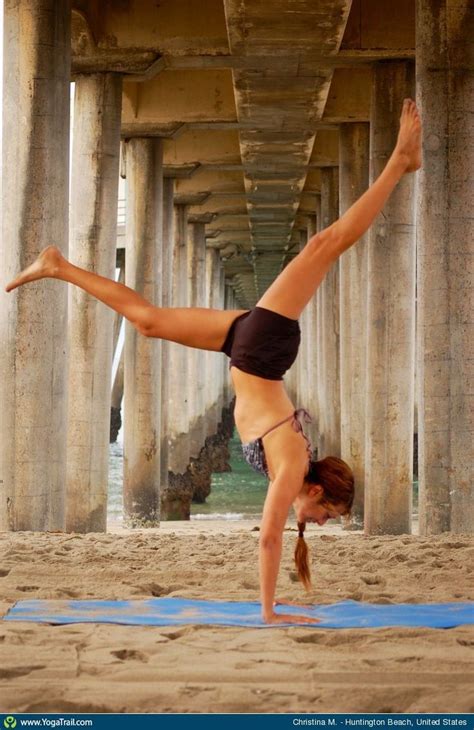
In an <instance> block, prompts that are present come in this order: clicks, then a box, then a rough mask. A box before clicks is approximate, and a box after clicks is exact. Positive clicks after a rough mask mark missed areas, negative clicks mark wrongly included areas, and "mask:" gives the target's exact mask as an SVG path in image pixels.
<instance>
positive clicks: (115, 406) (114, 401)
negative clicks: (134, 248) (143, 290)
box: [110, 263, 125, 443]
mask: <svg viewBox="0 0 474 730" xmlns="http://www.w3.org/2000/svg"><path fill="white" fill-rule="evenodd" d="M118 265H119V264H118V263H117V264H116V267H117V266H118ZM118 281H119V282H120V283H121V284H124V283H125V263H123V264H120V271H119V277H118ZM122 325H123V317H122V315H121V314H118V313H117V312H115V313H114V325H113V338H112V362H113V359H114V358H115V355H116V351H117V347H118V343H119V337H120V332H121V330H122ZM123 375H124V354H123V348H122V353H121V355H120V360H119V364H118V367H117V370H116V373H115V377H114V379H113V383H112V392H111V397H110V443H114V442H115V441H116V440H117V436H118V434H119V431H120V429H121V427H122V400H123Z"/></svg>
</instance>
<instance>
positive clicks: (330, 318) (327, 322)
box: [317, 167, 341, 458]
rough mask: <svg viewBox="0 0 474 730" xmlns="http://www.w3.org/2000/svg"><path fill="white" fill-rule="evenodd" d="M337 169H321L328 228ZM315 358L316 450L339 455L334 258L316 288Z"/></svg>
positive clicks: (334, 211)
mask: <svg viewBox="0 0 474 730" xmlns="http://www.w3.org/2000/svg"><path fill="white" fill-rule="evenodd" d="M338 176H339V170H338V168H337V167H328V168H325V169H323V170H321V226H322V228H327V227H328V226H330V225H331V223H333V222H334V221H335V220H336V219H337V218H338V217H339V178H338ZM317 309H318V313H317V338H318V339H317V362H318V381H317V383H318V384H317V387H318V405H319V414H318V415H319V424H318V454H319V458H323V457H325V456H340V455H341V392H340V351H339V261H336V262H335V263H334V264H333V265H332V267H331V268H330V270H329V271H328V273H327V274H326V276H325V278H324V280H323V281H322V283H321V285H320V287H319V289H318V292H317Z"/></svg>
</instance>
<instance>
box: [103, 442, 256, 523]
mask: <svg viewBox="0 0 474 730" xmlns="http://www.w3.org/2000/svg"><path fill="white" fill-rule="evenodd" d="M120 436H121V434H119V440H118V441H117V442H116V443H114V444H110V451H109V497H108V503H107V516H108V520H109V522H122V520H123V500H122V479H123V443H122V442H121V440H120ZM229 451H230V466H231V468H232V471H229V472H224V473H222V474H213V475H212V481H211V494H210V495H209V497H208V498H207V500H206V502H205V503H204V504H193V505H192V508H191V519H192V520H212V519H226V520H239V519H244V518H245V519H258V518H259V517H261V515H262V508H263V502H264V499H265V494H266V491H267V484H268V482H267V479H266V478H265V477H264V476H263V475H261V474H258V473H257V472H255V471H253V469H251V468H250V467H249V465H248V464H247V463H246V462H245V461H244V459H243V457H242V449H241V446H240V439H239V438H238V436H237V433H236V432H234V434H233V436H232V439H231V440H230V442H229Z"/></svg>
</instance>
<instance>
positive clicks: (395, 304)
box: [365, 61, 415, 534]
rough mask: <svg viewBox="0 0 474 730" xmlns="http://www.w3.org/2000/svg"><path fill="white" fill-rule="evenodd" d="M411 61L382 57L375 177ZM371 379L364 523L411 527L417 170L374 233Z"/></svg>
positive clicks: (376, 530) (374, 123)
mask: <svg viewBox="0 0 474 730" xmlns="http://www.w3.org/2000/svg"><path fill="white" fill-rule="evenodd" d="M413 80H414V79H413V67H412V64H411V63H410V62H403V61H400V62H390V63H389V62H387V63H380V64H377V65H376V67H375V70H374V87H373V101H372V120H371V144H370V150H371V160H370V178H371V181H372V180H374V179H375V178H376V177H377V176H378V175H379V174H380V172H381V171H382V169H383V168H384V167H385V165H386V162H387V159H388V157H389V155H390V154H391V152H392V150H393V148H394V147H395V143H396V140H397V135H398V130H399V118H400V109H401V107H402V104H403V99H404V98H405V97H407V96H410V95H411V94H412V89H413ZM368 281H369V291H368V300H367V313H368V318H367V326H368V345H367V381H366V392H367V401H366V417H367V425H366V439H367V441H366V472H365V473H366V486H365V530H366V532H367V533H368V534H387V533H391V534H400V533H404V532H411V505H412V478H413V408H414V375H415V372H414V371H415V229H414V176H413V175H406V176H404V177H403V178H402V180H401V181H400V182H399V184H398V185H397V187H396V189H395V191H394V192H393V193H392V195H391V196H390V199H389V201H388V203H387V204H386V205H385V207H384V209H383V211H382V213H381V214H380V215H379V216H378V217H377V219H376V220H375V222H374V224H373V226H372V228H371V230H370V235H369V246H368Z"/></svg>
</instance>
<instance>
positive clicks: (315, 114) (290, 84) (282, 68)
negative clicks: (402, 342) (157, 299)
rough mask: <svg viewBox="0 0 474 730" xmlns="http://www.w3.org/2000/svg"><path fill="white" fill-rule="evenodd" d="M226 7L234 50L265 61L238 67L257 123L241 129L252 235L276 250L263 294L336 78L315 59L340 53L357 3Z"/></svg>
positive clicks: (243, 106)
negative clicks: (302, 70) (348, 21)
mask: <svg viewBox="0 0 474 730" xmlns="http://www.w3.org/2000/svg"><path fill="white" fill-rule="evenodd" d="M225 9H226V20H227V26H228V33H229V42H230V48H231V51H232V53H233V54H236V55H242V56H245V55H254V56H256V57H257V58H258V59H259V61H258V62H257V63H256V64H255V67H254V68H252V69H242V70H237V69H234V72H233V73H234V84H235V93H236V104H237V111H238V116H239V121H240V122H241V123H246V124H248V125H249V126H250V125H251V127H252V128H251V130H249V131H244V130H243V131H241V132H240V147H241V155H242V163H243V166H244V175H245V185H246V190H247V201H248V209H249V220H250V226H251V232H252V240H253V244H254V247H255V248H257V249H258V250H259V251H262V252H264V251H270V252H271V254H270V255H267V256H265V257H259V258H257V259H256V261H255V271H256V278H257V283H258V292H259V294H263V292H264V291H265V289H266V288H267V287H268V286H269V284H270V283H271V281H272V280H273V279H274V277H275V275H277V274H278V273H279V271H280V269H281V265H282V263H283V251H284V248H285V247H286V246H287V245H288V243H289V240H290V237H291V230H292V226H293V223H294V217H295V213H296V210H297V208H298V203H299V198H300V195H301V191H302V189H303V186H304V182H305V178H306V172H307V165H308V161H309V158H310V156H311V151H312V148H313V143H314V131H315V124H317V122H318V121H319V120H320V119H321V117H322V114H323V111H324V105H325V101H326V98H327V95H328V91H329V86H330V82H331V77H332V70H331V69H328V68H324V67H322V66H321V64H318V63H314V62H312V60H311V54H312V53H314V52H318V53H320V54H327V55H329V54H331V53H335V52H337V50H338V48H339V45H340V43H341V40H342V36H343V33H344V28H345V25H346V22H347V17H348V14H349V9H350V2H346V1H345V0H339V1H338V2H332V3H329V2H327V3H326V2H318V3H316V4H315V3H314V2H311V0H298V2H297V3H296V4H293V5H292V6H291V7H290V6H289V4H288V3H287V2H286V1H285V0H282V1H281V2H277V3H272V4H271V5H264V4H262V3H252V2H247V1H246V0H244V2H241V1H240V0H239V1H237V0H225ZM323 19H324V22H322V21H323ZM290 38H291V42H290ZM290 43H291V45H290ZM289 52H291V53H292V54H294V56H293V57H292V58H291V59H290V58H288V57H286V58H285V59H284V61H283V63H280V62H279V59H278V56H279V55H285V54H286V55H287V54H288V53H289ZM262 57H265V60H263V58H262ZM302 64H304V72H303V73H301V74H300V66H301V65H302ZM275 118H277V119H278V125H277V126H276V125H275ZM273 172H278V175H277V176H273V174H272V173H273ZM278 251H280V252H281V253H280V257H278V255H277V252H278Z"/></svg>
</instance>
